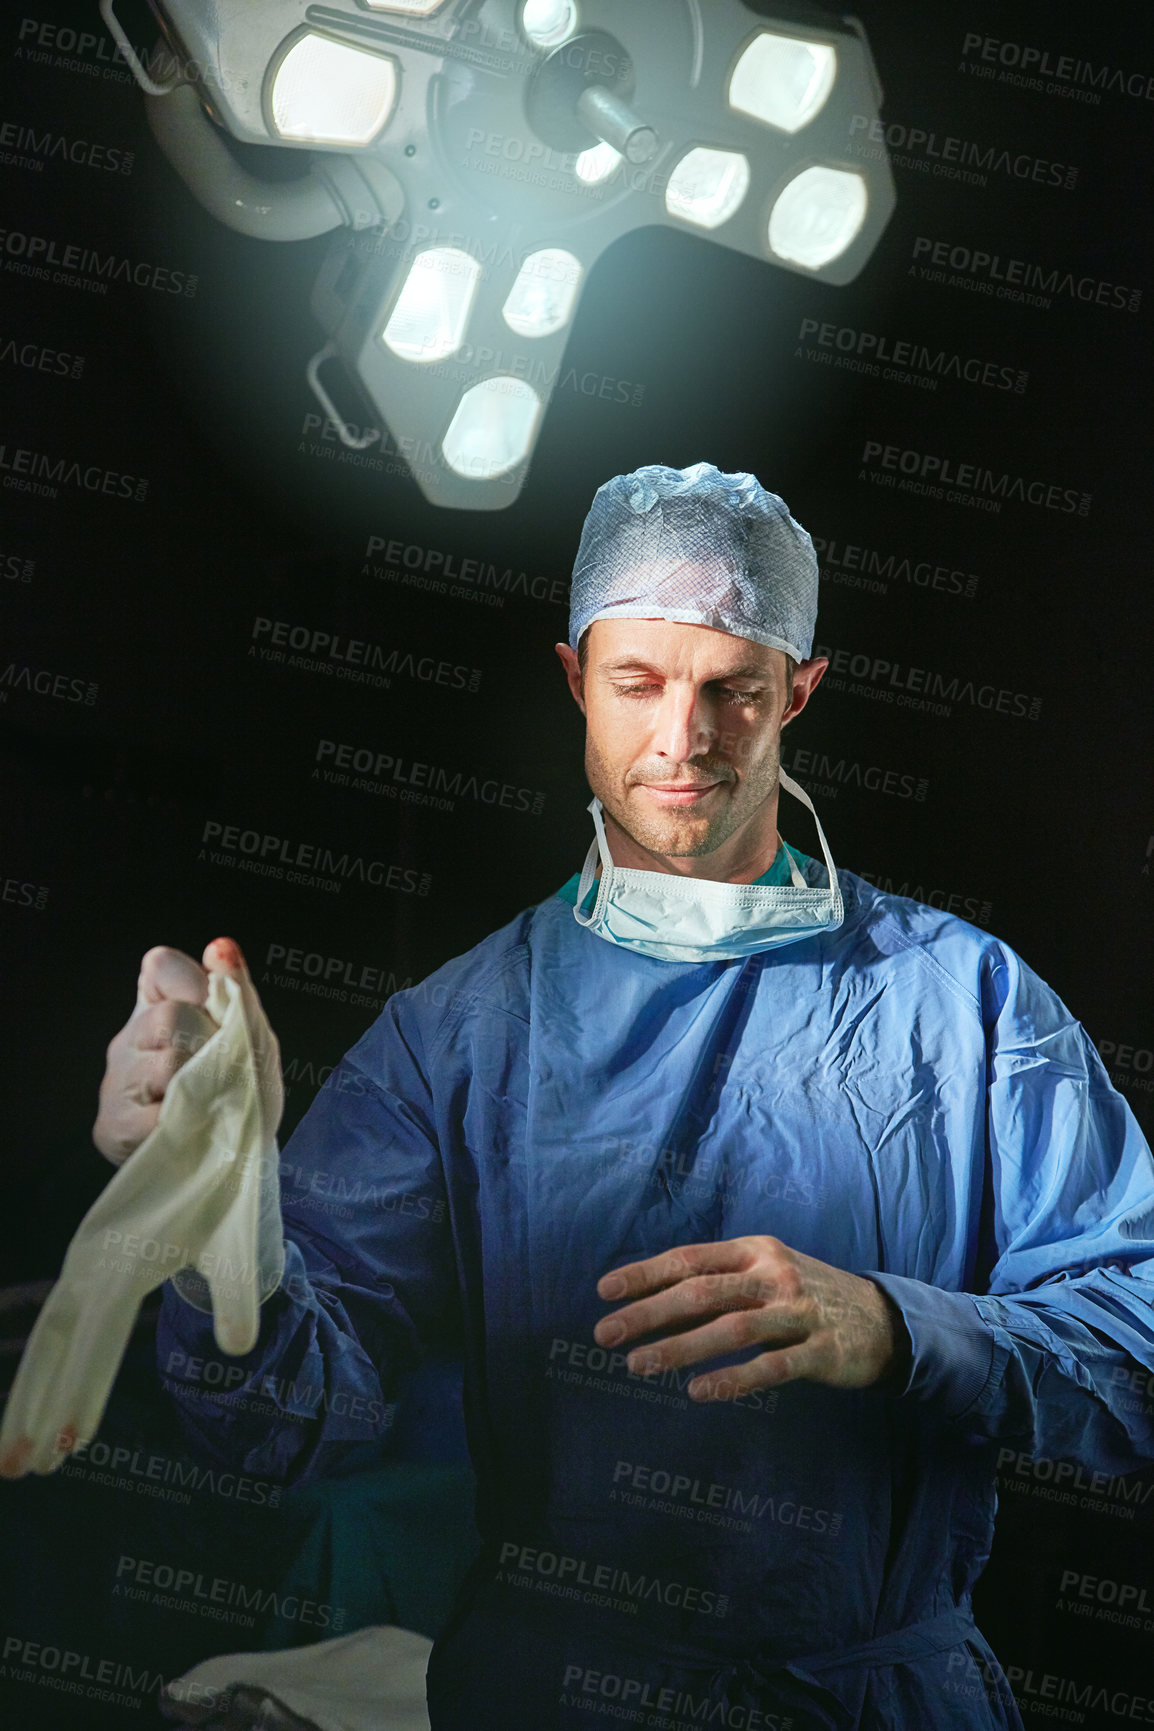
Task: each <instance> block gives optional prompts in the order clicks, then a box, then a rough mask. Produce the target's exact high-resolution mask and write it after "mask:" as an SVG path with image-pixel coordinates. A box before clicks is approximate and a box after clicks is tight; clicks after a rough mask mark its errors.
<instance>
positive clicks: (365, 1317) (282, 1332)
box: [157, 994, 459, 1481]
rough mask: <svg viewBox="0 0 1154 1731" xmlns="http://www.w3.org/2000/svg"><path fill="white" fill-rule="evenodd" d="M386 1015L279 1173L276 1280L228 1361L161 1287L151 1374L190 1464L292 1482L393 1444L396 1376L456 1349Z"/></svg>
mask: <svg viewBox="0 0 1154 1731" xmlns="http://www.w3.org/2000/svg"><path fill="white" fill-rule="evenodd" d="M403 999H404V994H398V996H397V997H395V998H393V999H392V1000H390V1003H389V1004H388V1005H386V1007H385V1009H384V1011H383V1012H382V1014H381V1016H380V1017H379V1018H378V1020H377V1022H376V1023H375V1024H374V1025H373V1027H372V1028H371V1029H370V1030H369V1032H368V1034H366V1035H365V1037H364V1038H363V1039H362V1040H361V1041H360V1042H359V1043H358V1044H357V1045H356V1046H354V1047H353V1048H352V1050H351V1051H350V1052H349V1053H348V1054H347V1055H346V1056H345V1057H344V1058H343V1059H342V1060H341V1062H340V1064H339V1065H338V1066H337V1068H336V1069H335V1070H334V1071H333V1072H332V1074H331V1075H330V1076H329V1078H328V1080H327V1081H326V1082H325V1084H324V1085H323V1086H322V1087H321V1089H320V1090H319V1092H318V1093H317V1095H316V1098H315V1099H314V1101H313V1103H312V1105H311V1106H310V1107H309V1109H308V1111H307V1112H306V1114H305V1116H304V1117H303V1118H302V1119H301V1122H300V1124H299V1125H298V1126H297V1128H296V1130H295V1131H294V1132H293V1134H292V1136H291V1137H290V1138H289V1141H288V1142H287V1144H286V1146H285V1148H284V1150H283V1152H282V1154H281V1164H280V1178H281V1209H282V1216H283V1220H284V1232H285V1241H286V1242H285V1270H284V1275H283V1278H282V1281H281V1285H280V1287H279V1288H278V1290H277V1291H276V1292H275V1293H273V1294H272V1295H271V1297H270V1298H269V1299H268V1300H267V1301H266V1302H265V1304H264V1305H263V1306H262V1308H261V1330H260V1335H259V1338H258V1340H257V1344H256V1346H255V1347H254V1348H253V1350H252V1351H251V1352H250V1353H248V1354H247V1355H246V1356H244V1357H241V1358H228V1357H226V1356H225V1355H224V1354H222V1353H221V1351H220V1349H219V1348H218V1347H217V1345H216V1342H215V1340H214V1338H213V1332H212V1319H211V1317H210V1316H208V1315H205V1314H203V1313H202V1312H200V1311H199V1310H196V1309H194V1308H193V1307H192V1306H191V1305H189V1304H186V1303H185V1302H184V1300H183V1299H181V1298H180V1297H179V1296H178V1294H177V1293H176V1291H175V1290H174V1289H173V1287H172V1286H171V1283H168V1284H166V1286H165V1289H164V1299H163V1305H162V1309H161V1314H160V1318H159V1321H158V1328H157V1356H158V1369H159V1372H160V1376H161V1380H162V1383H163V1385H164V1387H165V1388H166V1390H167V1391H168V1394H169V1395H170V1397H171V1398H172V1400H173V1401H174V1402H175V1404H176V1407H177V1409H178V1413H179V1417H180V1422H181V1426H182V1428H183V1429H184V1431H185V1432H186V1434H187V1435H188V1438H189V1441H190V1444H191V1445H192V1446H193V1447H194V1448H195V1450H196V1451H197V1453H199V1454H202V1455H208V1456H210V1457H211V1458H215V1459H218V1460H221V1461H223V1462H227V1463H228V1464H229V1465H230V1466H232V1467H238V1466H239V1465H240V1464H241V1463H243V1465H244V1467H245V1468H246V1469H247V1470H248V1471H251V1472H259V1473H262V1474H264V1475H265V1476H267V1477H270V1478H278V1479H281V1480H285V1481H297V1480H300V1479H302V1478H305V1477H311V1476H312V1475H313V1474H314V1473H317V1472H327V1471H329V1470H331V1469H332V1467H333V1466H334V1465H336V1464H338V1463H339V1460H340V1458H341V1457H342V1456H344V1455H347V1454H348V1453H349V1452H350V1450H352V1449H354V1448H356V1447H357V1446H358V1445H363V1444H364V1443H366V1442H376V1441H379V1440H381V1439H382V1438H383V1437H384V1436H385V1435H386V1434H387V1432H388V1430H389V1428H390V1425H391V1421H392V1416H393V1411H394V1404H395V1403H394V1401H393V1397H394V1395H395V1394H396V1392H397V1389H398V1385H399V1383H400V1382H401V1380H402V1379H403V1376H404V1374H405V1373H406V1372H407V1371H408V1370H410V1369H411V1368H413V1367H414V1366H415V1365H416V1363H417V1362H418V1360H419V1358H420V1357H421V1355H422V1353H423V1351H424V1350H425V1349H427V1348H429V1347H431V1346H434V1345H436V1346H439V1347H447V1348H452V1347H454V1345H455V1344H456V1343H457V1340H458V1337H459V1324H458V1296H457V1280H456V1272H455V1258H454V1255H453V1250H452V1242H451V1231H450V1222H449V1211H448V1204H447V1199H446V1186H445V1180H444V1171H443V1167H442V1161H441V1155H440V1150H439V1147H438V1142H437V1138H436V1135H435V1131H434V1126H433V1108H432V1099H431V1091H430V1086H429V1082H428V1079H427V1075H426V1073H425V1072H424V1069H423V1065H422V1061H421V1057H420V1042H419V1036H418V1033H417V1031H416V1030H415V1028H414V1027H413V1026H412V1020H413V1019H412V1018H408V1025H406V1017H405V1014H404V1004H403Z"/></svg>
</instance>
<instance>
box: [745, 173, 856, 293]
mask: <svg viewBox="0 0 1154 1731" xmlns="http://www.w3.org/2000/svg"><path fill="white" fill-rule="evenodd" d="M868 210H869V193H868V191H867V190H866V183H865V180H864V178H863V177H862V176H861V175H860V174H857V173H856V172H853V171H851V170H847V169H844V168H823V167H821V166H815V167H813V168H803V169H802V171H801V173H800V174H797V175H795V176H794V178H793V179H792V180H791V181H790V182H789V184H788V186H786V187H785V188H783V190H782V192H781V193H780V194H779V196H778V198H777V200H776V202H775V204H774V207H773V209H772V211H771V212H770V214H769V246H770V251H771V252H772V253H773V254H774V255H775V257H777V258H780V259H782V260H784V262H785V263H787V264H797V265H801V266H803V267H804V268H805V269H806V270H820V269H821V267H822V266H823V265H826V264H831V263H832V262H833V260H834V259H837V258H840V257H841V256H842V254H843V253H844V252H845V251H846V250H847V248H848V247H850V246H852V245H853V242H854V240H855V239H856V237H857V235H858V234H859V233H860V231H861V226H862V224H863V222H864V221H865V219H866V215H867V213H868Z"/></svg>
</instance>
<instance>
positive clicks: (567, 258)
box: [501, 246, 581, 337]
mask: <svg viewBox="0 0 1154 1731" xmlns="http://www.w3.org/2000/svg"><path fill="white" fill-rule="evenodd" d="M580 286H581V260H580V259H578V258H574V257H573V254H572V253H571V252H566V251H565V250H564V248H563V247H559V246H547V247H543V248H542V249H541V251H540V252H531V253H530V254H529V256H528V258H527V259H526V260H525V262H524V264H523V265H522V266H521V269H520V270H519V271H518V272H517V280H516V282H515V283H514V284H513V287H512V288H511V289H510V291H509V298H508V300H507V301H506V302H505V305H504V306H503V307H502V309H501V312H502V316H503V317H504V320H505V323H506V324H507V325H508V327H509V329H510V330H511V331H516V333H517V335H518V336H519V337H551V336H552V335H553V333H554V332H555V331H560V330H564V328H565V326H566V325H567V324H568V323H569V320H570V318H571V317H572V315H573V308H574V307H575V306H576V304H577V290H578V289H579V288H580Z"/></svg>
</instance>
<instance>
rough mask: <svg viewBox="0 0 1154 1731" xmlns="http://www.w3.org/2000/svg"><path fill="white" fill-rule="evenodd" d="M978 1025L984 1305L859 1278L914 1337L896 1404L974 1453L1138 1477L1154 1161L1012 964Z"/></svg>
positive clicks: (1149, 1335)
mask: <svg viewBox="0 0 1154 1731" xmlns="http://www.w3.org/2000/svg"><path fill="white" fill-rule="evenodd" d="M981 1007H982V1014H983V1020H984V1022H985V1027H986V1055H987V1067H986V1078H985V1081H986V1088H985V1144H986V1149H985V1175H984V1198H983V1208H982V1219H981V1222H980V1224H979V1225H978V1229H977V1235H978V1240H979V1252H978V1258H977V1266H978V1279H977V1280H976V1281H975V1286H976V1287H977V1290H975V1291H974V1292H947V1291H942V1290H940V1289H938V1288H936V1287H934V1286H930V1285H927V1284H926V1283H924V1282H922V1281H918V1280H911V1279H906V1278H903V1277H901V1276H897V1275H891V1274H871V1275H870V1278H871V1279H873V1280H875V1281H876V1282H877V1284H878V1285H879V1286H881V1287H882V1289H883V1290H884V1291H885V1292H887V1293H888V1294H889V1296H890V1298H891V1299H892V1300H893V1301H894V1303H895V1304H896V1305H897V1307H898V1309H899V1310H900V1311H901V1313H902V1318H903V1320H904V1322H905V1325H906V1328H907V1330H908V1332H909V1336H910V1343H911V1348H912V1352H911V1358H910V1368H909V1377H908V1381H907V1382H906V1385H905V1388H904V1390H903V1391H901V1392H902V1398H908V1399H914V1400H917V1401H919V1402H920V1403H923V1404H924V1405H925V1407H926V1408H927V1410H928V1411H929V1412H930V1413H932V1414H933V1415H934V1416H936V1417H938V1418H941V1419H943V1420H945V1421H947V1422H948V1423H950V1424H951V1425H953V1426H956V1427H958V1428H960V1429H961V1430H962V1431H963V1432H964V1433H967V1434H969V1435H970V1436H972V1437H974V1438H975V1439H988V1440H996V1441H999V1442H1002V1443H1010V1442H1013V1443H1015V1444H1016V1445H1017V1446H1018V1447H1020V1448H1021V1449H1023V1450H1030V1451H1031V1452H1032V1453H1033V1454H1034V1455H1035V1456H1039V1457H1046V1458H1048V1459H1061V1460H1074V1461H1077V1462H1079V1463H1080V1464H1082V1465H1085V1466H1089V1467H1092V1468H1094V1469H1095V1470H1101V1471H1105V1472H1110V1473H1123V1472H1132V1471H1134V1470H1135V1469H1136V1468H1138V1467H1140V1466H1142V1465H1143V1464H1145V1463H1148V1462H1149V1461H1150V1460H1151V1459H1154V1375H1151V1374H1150V1373H1151V1371H1154V1157H1152V1155H1151V1151H1150V1148H1149V1145H1148V1144H1147V1142H1146V1141H1145V1139H1144V1137H1143V1135H1142V1133H1141V1131H1140V1130H1139V1128H1138V1125H1137V1123H1136V1122H1135V1120H1134V1116H1133V1113H1132V1112H1131V1110H1130V1108H1129V1106H1128V1104H1127V1103H1126V1101H1125V1100H1124V1099H1123V1098H1122V1096H1121V1095H1120V1094H1119V1093H1118V1092H1117V1091H1116V1090H1115V1089H1114V1088H1113V1087H1112V1086H1111V1083H1110V1081H1109V1078H1108V1077H1107V1075H1106V1071H1105V1068H1104V1066H1103V1064H1102V1061H1101V1058H1100V1057H1099V1055H1098V1053H1097V1052H1096V1050H1095V1049H1094V1046H1093V1045H1092V1043H1091V1042H1090V1039H1089V1037H1088V1036H1087V1034H1086V1032H1085V1030H1084V1029H1083V1028H1082V1026H1081V1024H1080V1023H1079V1022H1077V1021H1076V1020H1075V1018H1074V1017H1073V1016H1072V1015H1071V1014H1070V1012H1069V1010H1067V1009H1066V1007H1065V1005H1064V1004H1063V1003H1062V1002H1061V1001H1060V1000H1059V998H1058V997H1057V996H1056V995H1055V993H1054V992H1052V991H1051V990H1050V988H1049V987H1048V986H1046V985H1045V984H1044V982H1043V981H1042V980H1040V979H1039V978H1038V976H1037V975H1036V974H1034V973H1033V972H1032V971H1031V970H1030V969H1029V968H1028V967H1027V966H1026V965H1025V963H1024V962H1022V961H1021V959H1020V958H1019V957H1018V956H1016V955H1015V954H1014V953H1013V952H1012V951H1010V950H1008V949H1007V948H1006V947H1005V946H998V947H997V949H996V951H995V953H994V955H993V956H992V957H991V958H990V963H989V965H988V966H987V969H986V972H985V976H984V979H983V1001H982V1006H981ZM1136 1390H1141V1391H1144V1398H1135V1391H1136Z"/></svg>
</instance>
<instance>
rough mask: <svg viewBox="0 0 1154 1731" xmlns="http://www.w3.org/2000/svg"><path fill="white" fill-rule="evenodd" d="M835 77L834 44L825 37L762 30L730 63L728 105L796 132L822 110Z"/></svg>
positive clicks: (835, 55)
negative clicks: (823, 39) (816, 38)
mask: <svg viewBox="0 0 1154 1731" xmlns="http://www.w3.org/2000/svg"><path fill="white" fill-rule="evenodd" d="M836 77H837V50H836V49H835V48H833V47H832V46H831V45H830V44H829V43H828V42H807V41H806V40H805V39H804V38H803V37H797V36H778V35H776V34H775V33H774V32H773V31H771V30H762V31H761V32H760V33H759V34H758V35H757V36H755V37H754V39H753V41H752V42H751V43H750V44H749V47H748V48H746V49H744V50H743V51H742V54H741V58H740V59H739V60H738V62H737V65H736V66H735V67H734V69H733V76H732V77H731V78H730V80H729V105H730V107H731V108H736V109H737V110H738V111H739V112H740V113H741V114H749V115H752V116H753V118H754V120H764V121H765V123H766V125H767V126H780V127H781V129H782V131H783V132H797V131H799V130H800V128H801V127H803V126H808V125H809V123H810V121H811V120H813V119H814V117H815V116H816V115H817V114H818V113H820V111H821V109H822V107H823V105H824V103H825V100H826V98H827V97H828V95H829V93H830V91H831V90H832V89H833V81H834V79H835V78H836Z"/></svg>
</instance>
